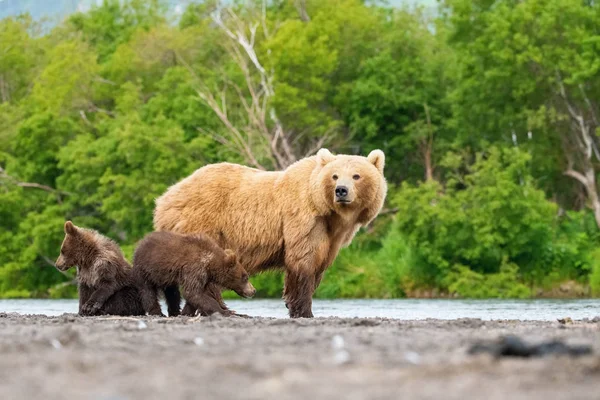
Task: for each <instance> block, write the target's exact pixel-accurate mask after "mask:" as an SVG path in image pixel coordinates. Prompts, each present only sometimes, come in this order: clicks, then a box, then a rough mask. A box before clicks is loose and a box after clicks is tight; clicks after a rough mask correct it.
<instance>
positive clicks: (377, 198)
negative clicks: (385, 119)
mask: <svg viewBox="0 0 600 400" xmlns="http://www.w3.org/2000/svg"><path fill="white" fill-rule="evenodd" d="M316 161H317V168H316V169H315V172H314V173H313V177H312V179H311V191H312V196H313V199H314V200H315V202H316V203H317V204H318V205H322V204H324V205H325V207H327V208H329V209H330V210H333V211H336V212H339V213H344V212H347V211H353V210H359V211H360V210H363V209H368V208H377V209H379V208H381V205H382V203H383V198H384V197H385V192H386V188H387V187H386V183H385V178H384V176H383V167H384V164H385V155H384V154H383V152H382V151H381V150H373V151H372V152H371V153H370V154H369V155H368V156H367V157H361V156H349V155H337V156H336V155H333V154H331V153H330V152H329V150H327V149H321V150H319V152H318V153H317V156H316Z"/></svg>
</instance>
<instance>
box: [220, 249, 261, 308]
mask: <svg viewBox="0 0 600 400" xmlns="http://www.w3.org/2000/svg"><path fill="white" fill-rule="evenodd" d="M223 267H224V272H225V273H224V274H223V275H222V280H223V281H222V282H219V283H220V284H221V285H222V286H223V287H225V288H227V289H231V290H233V291H234V292H236V293H237V294H238V295H240V296H242V297H248V298H249V297H253V296H254V294H255V293H256V289H255V288H254V286H252V284H251V283H250V281H249V280H248V278H249V276H248V272H246V270H245V269H244V267H242V264H240V262H239V260H238V258H237V256H236V255H235V253H234V252H233V250H230V249H226V250H225V259H224V266H223Z"/></svg>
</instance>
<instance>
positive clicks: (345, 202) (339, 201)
mask: <svg viewBox="0 0 600 400" xmlns="http://www.w3.org/2000/svg"><path fill="white" fill-rule="evenodd" d="M335 202H336V203H342V204H350V203H352V200H348V199H337V200H336V201H335Z"/></svg>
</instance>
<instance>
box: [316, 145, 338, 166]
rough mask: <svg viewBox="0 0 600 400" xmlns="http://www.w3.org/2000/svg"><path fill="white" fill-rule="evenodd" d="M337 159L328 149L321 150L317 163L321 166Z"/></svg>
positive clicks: (318, 153)
mask: <svg viewBox="0 0 600 400" xmlns="http://www.w3.org/2000/svg"><path fill="white" fill-rule="evenodd" d="M334 159H335V156H334V155H333V154H331V152H330V151H329V150H327V149H321V150H319V151H318V152H317V163H319V165H320V166H323V165H325V164H327V163H328V162H331V161H333V160H334Z"/></svg>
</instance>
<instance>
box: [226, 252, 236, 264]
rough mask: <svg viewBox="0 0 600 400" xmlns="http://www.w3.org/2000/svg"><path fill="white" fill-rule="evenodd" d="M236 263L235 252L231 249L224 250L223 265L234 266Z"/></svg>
mask: <svg viewBox="0 0 600 400" xmlns="http://www.w3.org/2000/svg"><path fill="white" fill-rule="evenodd" d="M236 261H237V256H236V255H235V252H234V251H233V250H231V249H225V264H227V265H235V263H236Z"/></svg>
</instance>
